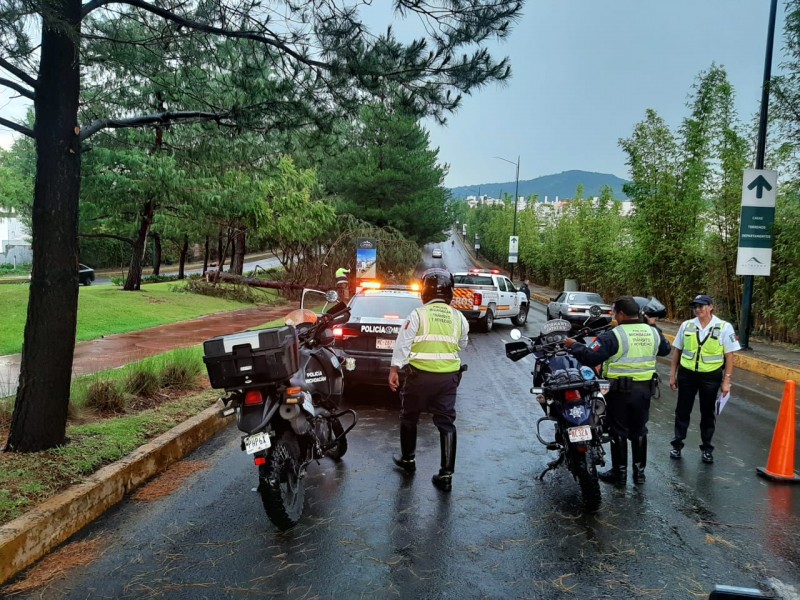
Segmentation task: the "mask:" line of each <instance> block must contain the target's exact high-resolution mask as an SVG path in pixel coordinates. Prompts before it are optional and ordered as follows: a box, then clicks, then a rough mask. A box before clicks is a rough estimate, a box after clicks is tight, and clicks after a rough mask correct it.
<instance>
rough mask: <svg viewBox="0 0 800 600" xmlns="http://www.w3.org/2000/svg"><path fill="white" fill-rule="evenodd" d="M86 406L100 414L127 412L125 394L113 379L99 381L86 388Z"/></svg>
mask: <svg viewBox="0 0 800 600" xmlns="http://www.w3.org/2000/svg"><path fill="white" fill-rule="evenodd" d="M86 406H87V407H88V408H92V409H94V410H96V411H98V412H122V411H123V410H125V394H124V393H123V392H122V390H121V389H120V386H119V383H118V382H117V381H115V380H112V379H98V380H96V381H94V382H92V383H90V384H89V386H88V387H87V388H86Z"/></svg>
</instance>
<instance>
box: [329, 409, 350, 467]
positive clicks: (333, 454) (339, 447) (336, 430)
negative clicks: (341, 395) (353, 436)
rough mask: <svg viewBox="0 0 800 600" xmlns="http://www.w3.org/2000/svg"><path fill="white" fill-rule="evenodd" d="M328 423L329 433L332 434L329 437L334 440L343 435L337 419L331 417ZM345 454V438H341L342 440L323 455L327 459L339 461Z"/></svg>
mask: <svg viewBox="0 0 800 600" xmlns="http://www.w3.org/2000/svg"><path fill="white" fill-rule="evenodd" d="M329 422H330V425H331V433H332V434H333V435H332V436H331V437H334V438H336V437H339V436H340V435H342V434H343V433H344V427H343V426H342V422H341V421H340V420H339V417H331V419H330V421H329ZM346 452H347V437H345V436H342V439H340V440H339V441H338V442H336V445H335V446H334V447H333V448H331V449H330V450H328V451H327V452H326V453H325V456H327V457H328V458H332V459H333V460H336V461H339V460H341V459H342V457H343V456H344V455H345V453H346Z"/></svg>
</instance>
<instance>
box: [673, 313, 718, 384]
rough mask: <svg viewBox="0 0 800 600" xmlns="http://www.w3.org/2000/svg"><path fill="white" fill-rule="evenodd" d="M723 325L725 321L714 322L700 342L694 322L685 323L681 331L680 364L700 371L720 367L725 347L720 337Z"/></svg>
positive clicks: (708, 371) (704, 371)
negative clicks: (681, 348)
mask: <svg viewBox="0 0 800 600" xmlns="http://www.w3.org/2000/svg"><path fill="white" fill-rule="evenodd" d="M724 325H725V323H719V322H718V323H716V324H715V325H714V326H713V327H712V328H711V331H709V333H708V335H707V336H706V339H705V340H703V342H702V343H701V342H700V328H699V327H698V326H697V324H696V323H694V322H690V323H687V324H686V328H685V329H684V331H683V350H681V366H682V367H684V368H686V369H689V370H690V371H698V372H700V373H710V372H711V371H716V370H717V369H721V368H722V365H723V364H724V363H725V348H724V346H723V345H722V341H721V339H720V338H721V337H722V328H723V326H724Z"/></svg>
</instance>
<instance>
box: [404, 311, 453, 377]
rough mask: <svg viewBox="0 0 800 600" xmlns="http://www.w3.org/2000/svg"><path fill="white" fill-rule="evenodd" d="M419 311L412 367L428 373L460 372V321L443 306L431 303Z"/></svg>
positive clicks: (412, 344) (410, 360)
mask: <svg viewBox="0 0 800 600" xmlns="http://www.w3.org/2000/svg"><path fill="white" fill-rule="evenodd" d="M416 311H417V315H418V316H419V327H418V328H417V334H416V335H415V336H414V341H413V342H412V343H411V353H410V354H409V357H408V362H409V364H410V365H411V366H412V367H415V368H417V369H419V370H420V371H428V372H429V373H455V372H457V371H458V370H459V369H460V368H461V359H460V358H459V356H458V350H459V348H458V340H459V339H460V338H461V333H462V332H461V325H462V324H461V319H458V318H457V317H458V315H456V314H454V312H453V309H451V308H450V307H449V306H448V305H447V304H445V303H444V302H431V303H430V304H426V305H424V306H423V307H422V308H418V309H416Z"/></svg>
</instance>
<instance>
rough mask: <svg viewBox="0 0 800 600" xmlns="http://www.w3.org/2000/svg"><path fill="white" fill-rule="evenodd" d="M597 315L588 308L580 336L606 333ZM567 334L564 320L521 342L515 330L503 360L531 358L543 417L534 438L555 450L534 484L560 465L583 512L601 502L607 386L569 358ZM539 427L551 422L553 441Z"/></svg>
mask: <svg viewBox="0 0 800 600" xmlns="http://www.w3.org/2000/svg"><path fill="white" fill-rule="evenodd" d="M600 313H601V309H600V307H599V306H592V307H591V308H590V310H589V318H588V319H587V320H586V322H585V323H584V324H583V326H582V328H581V330H580V331H579V335H580V336H582V337H589V336H593V335H597V334H598V333H600V332H602V331H605V330H607V329H610V328H611V325H610V324H609V323H608V321H607V320H606V319H605V318H604V317H600ZM572 332H573V328H572V325H571V324H570V322H569V321H567V320H565V319H554V320H552V321H547V322H546V323H545V324H544V325H543V326H542V330H541V332H540V333H539V335H538V336H536V337H534V338H528V337H524V336H522V335H521V334H520V332H519V331H518V330H516V329H514V330H512V331H511V338H512V340H513V341H511V342H507V343H506V356H507V357H508V358H510V359H511V360H512V361H514V362H516V361H518V360H520V359H522V358H524V357H526V356H528V355H530V354H533V355H534V357H535V363H534V367H533V371H531V375H532V376H533V387H532V388H531V393H532V394H534V396H535V397H536V399H537V400H538V401H539V403H540V405H541V406H542V409H543V410H544V412H545V416H544V417H542V418H540V419H539V420H538V421H537V422H536V437H537V439H538V440H539V442H540V443H541V444H543V445H544V446H545V447H546V448H547V449H548V450H555V451H558V457H557V458H556V459H555V460H553V461H551V462H550V463H548V465H547V468H546V469H545V470H544V471H542V473H541V475H539V477H538V479H539V480H540V481H541V480H543V479H544V476H545V475H546V474H547V472H548V471H551V470H553V469H555V468H557V467H559V466H562V465H563V466H565V467H566V468H567V469H568V470H569V472H570V473H572V476H573V477H574V478H575V480H576V481H577V482H578V485H579V486H580V489H581V495H582V496H583V503H584V506H585V508H586V510H587V511H590V512H592V511H596V510H597V509H599V508H600V504H601V502H602V497H601V495H600V482H599V479H598V476H597V466H598V465H600V466H604V465H605V450H603V443H605V442H607V441H609V439H608V434H607V433H606V428H605V419H606V401H605V398H604V396H603V394H605V393H606V392H608V390H609V388H610V382H609V381H608V380H603V379H599V378H598V377H597V374H596V373H595V371H594V370H593V369H591V368H590V367H587V366H581V364H580V363H579V362H578V361H577V359H575V357H573V356H572V355H571V354H570V353H569V351H568V350H567V348H566V346H565V345H564V341H565V340H566V339H567V338H568V337H570V336H571V335H572ZM543 423H552V425H553V429H554V436H553V439H545V438H544V437H543V436H542V431H541V429H542V424H543Z"/></svg>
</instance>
